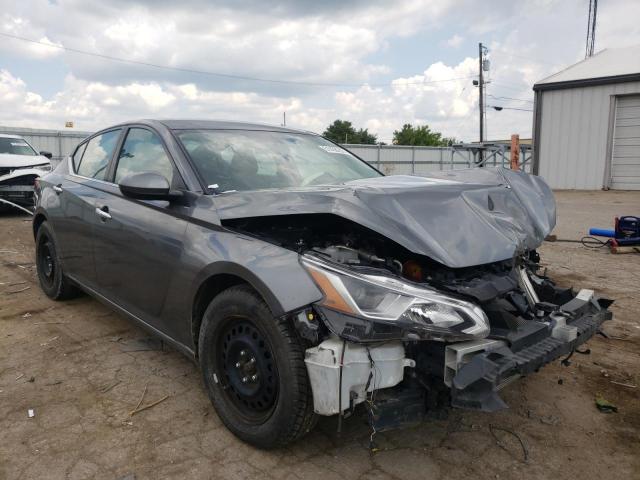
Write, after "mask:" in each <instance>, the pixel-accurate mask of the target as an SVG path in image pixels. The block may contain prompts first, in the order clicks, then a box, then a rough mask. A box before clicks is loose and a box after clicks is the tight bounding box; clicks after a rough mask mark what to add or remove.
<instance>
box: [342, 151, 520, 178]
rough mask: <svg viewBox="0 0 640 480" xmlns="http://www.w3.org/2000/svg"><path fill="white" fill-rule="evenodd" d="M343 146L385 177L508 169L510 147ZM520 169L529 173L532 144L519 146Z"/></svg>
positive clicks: (509, 164)
mask: <svg viewBox="0 0 640 480" xmlns="http://www.w3.org/2000/svg"><path fill="white" fill-rule="evenodd" d="M342 146H343V147H344V148H346V149H347V150H349V151H351V152H352V153H354V154H355V155H357V156H359V157H360V158H362V159H363V160H365V161H366V162H368V163H370V164H372V165H374V166H375V167H376V168H378V169H379V170H380V171H382V172H384V173H385V174H388V175H389V174H396V175H397V174H409V175H421V174H424V173H428V172H431V171H439V170H456V169H461V168H474V167H496V166H501V167H505V168H510V166H511V145H509V144H502V143H491V144H482V145H481V144H475V143H467V144H459V145H453V146H450V147H414V146H405V145H361V144H357V145H356V144H344V145H342ZM519 166H520V169H521V170H522V171H525V172H529V173H530V172H531V166H532V155H531V145H526V144H524V145H523V144H521V145H520V159H519Z"/></svg>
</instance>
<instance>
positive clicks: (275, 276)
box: [187, 224, 322, 316]
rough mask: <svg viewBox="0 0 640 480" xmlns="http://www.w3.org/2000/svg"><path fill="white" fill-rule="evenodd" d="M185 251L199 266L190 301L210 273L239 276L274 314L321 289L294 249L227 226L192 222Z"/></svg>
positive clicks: (309, 299)
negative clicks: (260, 296) (238, 231)
mask: <svg viewBox="0 0 640 480" xmlns="http://www.w3.org/2000/svg"><path fill="white" fill-rule="evenodd" d="M187 238H188V245H189V246H188V251H189V256H190V257H191V259H192V260H193V259H196V261H197V262H198V263H199V265H200V268H199V269H198V272H197V274H196V275H195V276H194V280H193V284H192V286H191V289H190V290H191V295H192V301H193V300H195V297H196V295H197V292H198V290H199V287H200V286H201V285H202V284H203V282H204V281H205V280H207V279H208V278H210V277H211V276H213V275H218V274H229V275H234V276H236V277H239V278H241V279H243V280H244V281H246V282H247V283H248V284H250V285H251V286H252V287H253V288H255V290H256V291H258V292H259V293H260V294H261V295H262V298H264V300H265V302H267V305H268V306H269V308H270V309H271V311H272V313H273V314H274V315H275V316H280V315H283V314H285V313H287V312H290V311H294V310H297V309H300V308H302V307H304V306H306V305H309V304H311V303H313V302H317V301H319V300H320V299H321V298H322V293H321V292H320V290H319V289H318V287H316V285H315V283H313V280H312V279H311V277H310V276H309V274H308V273H307V272H306V270H305V269H304V267H302V265H301V264H300V261H299V255H298V254H297V253H296V252H292V251H291V250H287V249H285V248H282V247H279V246H277V245H273V244H271V243H268V242H265V241H262V240H259V239H256V238H252V237H248V236H245V235H241V234H238V233H235V232H231V231H228V230H224V229H220V230H215V231H214V230H210V229H207V228H206V227H204V226H198V225H194V224H191V225H189V227H188V229H187Z"/></svg>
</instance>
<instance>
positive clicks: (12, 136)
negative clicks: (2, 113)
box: [0, 133, 24, 140]
mask: <svg viewBox="0 0 640 480" xmlns="http://www.w3.org/2000/svg"><path fill="white" fill-rule="evenodd" d="M0 138H19V139H20V140H24V138H22V137H21V136H20V135H14V134H12V133H0Z"/></svg>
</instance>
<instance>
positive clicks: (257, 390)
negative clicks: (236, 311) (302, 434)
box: [216, 317, 278, 423]
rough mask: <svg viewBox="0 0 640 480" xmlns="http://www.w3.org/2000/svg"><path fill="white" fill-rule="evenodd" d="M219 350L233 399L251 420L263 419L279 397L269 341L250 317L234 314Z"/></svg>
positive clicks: (243, 413)
mask: <svg viewBox="0 0 640 480" xmlns="http://www.w3.org/2000/svg"><path fill="white" fill-rule="evenodd" d="M216 351H217V352H218V355H219V360H218V365H220V366H221V367H222V372H223V373H224V379H223V381H224V382H225V383H226V385H227V387H228V388H226V389H225V393H226V394H227V396H228V397H229V399H230V401H231V402H232V403H233V405H234V406H235V407H236V408H237V409H238V411H239V412H240V413H241V414H242V415H243V416H245V417H246V418H247V420H248V421H253V422H258V423H261V422H263V421H264V420H265V419H267V418H268V416H269V415H270V414H271V412H272V410H273V406H274V405H275V403H276V400H277V397H278V370H277V368H276V364H275V359H274V357H273V353H272V351H271V348H270V346H269V344H268V342H267V341H266V340H265V338H264V336H263V335H262V333H261V332H260V330H259V329H258V328H257V327H256V325H255V324H254V323H253V321H252V320H251V319H248V318H242V317H239V318H234V317H231V318H229V319H228V320H227V322H226V326H225V328H224V329H223V330H222V333H221V335H220V336H219V337H218V345H217V346H216Z"/></svg>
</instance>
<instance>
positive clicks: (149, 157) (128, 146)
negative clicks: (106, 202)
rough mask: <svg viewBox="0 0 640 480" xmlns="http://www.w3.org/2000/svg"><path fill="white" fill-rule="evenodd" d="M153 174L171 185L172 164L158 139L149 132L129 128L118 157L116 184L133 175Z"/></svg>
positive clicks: (142, 129)
mask: <svg viewBox="0 0 640 480" xmlns="http://www.w3.org/2000/svg"><path fill="white" fill-rule="evenodd" d="M142 172H153V173H157V174H160V175H162V176H163V177H164V178H166V179H167V180H168V181H169V184H170V185H173V164H172V163H171V160H169V156H168V155H167V153H166V152H165V151H164V148H163V146H162V141H161V140H160V137H158V135H156V134H155V133H153V132H152V131H151V130H147V129H144V128H131V129H130V130H129V133H127V138H126V140H125V141H124V143H123V145H122V150H120V155H118V166H117V167H116V180H115V182H116V183H117V184H120V181H121V180H122V179H123V178H124V177H126V176H127V175H131V174H133V173H142Z"/></svg>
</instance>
